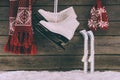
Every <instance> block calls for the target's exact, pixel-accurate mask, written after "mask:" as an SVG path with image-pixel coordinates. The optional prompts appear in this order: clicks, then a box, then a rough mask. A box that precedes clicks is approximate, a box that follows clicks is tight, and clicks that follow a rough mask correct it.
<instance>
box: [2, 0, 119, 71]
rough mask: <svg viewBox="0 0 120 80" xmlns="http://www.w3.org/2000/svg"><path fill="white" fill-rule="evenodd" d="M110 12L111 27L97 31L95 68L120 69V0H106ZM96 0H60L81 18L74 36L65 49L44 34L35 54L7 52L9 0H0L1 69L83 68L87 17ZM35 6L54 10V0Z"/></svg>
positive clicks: (62, 5) (44, 1)
mask: <svg viewBox="0 0 120 80" xmlns="http://www.w3.org/2000/svg"><path fill="white" fill-rule="evenodd" d="M102 1H103V2H104V5H105V6H106V9H107V11H108V16H109V22H110V26H109V30H108V31H98V32H94V34H95V52H96V55H95V69H96V70H114V71H120V0H102ZM94 3H95V0H59V10H62V9H65V8H67V7H70V6H73V7H74V9H75V11H76V13H77V15H78V20H79V21H80V23H81V24H80V26H79V28H78V29H77V31H76V33H75V36H74V38H73V39H72V40H71V41H70V42H69V44H67V45H66V46H65V48H66V50H65V51H64V50H62V49H61V48H59V47H58V46H56V45H55V44H53V43H51V42H50V41H48V40H47V39H45V38H44V37H42V36H41V38H40V39H39V40H36V41H37V46H38V49H39V51H38V54H36V55H34V56H28V55H14V54H10V53H5V52H4V51H3V46H4V45H5V43H6V41H7V38H8V28H9V25H8V12H9V2H8V0H0V70H73V69H83V64H82V62H81V57H82V55H83V37H82V36H81V35H80V34H79V31H80V30H82V29H85V28H86V29H87V27H88V26H87V19H88V16H89V12H90V9H91V7H92V5H93V4H94ZM33 8H37V9H39V8H42V9H45V10H50V11H53V0H37V1H36V3H34V6H33Z"/></svg>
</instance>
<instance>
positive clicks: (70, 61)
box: [60, 55, 120, 70]
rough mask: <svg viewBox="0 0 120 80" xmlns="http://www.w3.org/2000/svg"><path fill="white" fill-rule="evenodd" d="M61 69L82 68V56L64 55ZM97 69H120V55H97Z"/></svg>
mask: <svg viewBox="0 0 120 80" xmlns="http://www.w3.org/2000/svg"><path fill="white" fill-rule="evenodd" d="M60 58H61V63H60V64H61V69H67V68H68V69H69V68H77V69H78V68H81V66H83V64H81V57H80V56H62V57H60ZM95 69H96V70H97V69H120V56H102V55H100V56H95Z"/></svg>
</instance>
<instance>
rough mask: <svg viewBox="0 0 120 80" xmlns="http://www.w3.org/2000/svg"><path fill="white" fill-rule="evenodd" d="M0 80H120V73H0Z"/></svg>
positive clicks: (77, 71) (78, 71) (74, 71)
mask: <svg viewBox="0 0 120 80" xmlns="http://www.w3.org/2000/svg"><path fill="white" fill-rule="evenodd" d="M0 80H120V72H113V71H105V72H99V71H97V72H94V73H88V74H84V73H83V71H81V70H73V71H66V72H63V71H59V72H58V71H52V72H50V71H8V72H0Z"/></svg>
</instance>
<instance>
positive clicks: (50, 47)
mask: <svg viewBox="0 0 120 80" xmlns="http://www.w3.org/2000/svg"><path fill="white" fill-rule="evenodd" d="M6 41H7V36H6V37H5V36H0V55H11V54H10V53H4V52H3V47H4V44H5V43H6ZM36 42H37V47H38V54H36V55H82V54H83V37H82V36H74V38H73V39H72V40H71V41H70V42H69V43H68V44H67V45H65V48H66V50H65V51H64V50H62V49H61V48H59V47H58V46H56V45H55V44H53V43H51V42H50V41H48V40H46V39H45V38H42V37H41V38H40V39H39V40H37V39H36ZM119 48H120V37H119V36H95V53H96V54H120V49H119Z"/></svg>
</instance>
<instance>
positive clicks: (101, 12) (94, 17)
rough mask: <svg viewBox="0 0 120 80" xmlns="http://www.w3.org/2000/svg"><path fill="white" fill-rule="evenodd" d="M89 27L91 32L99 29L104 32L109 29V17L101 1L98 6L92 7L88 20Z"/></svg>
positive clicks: (98, 0)
mask: <svg viewBox="0 0 120 80" xmlns="http://www.w3.org/2000/svg"><path fill="white" fill-rule="evenodd" d="M88 26H89V28H90V29H91V30H97V29H98V28H100V29H102V30H107V29H108V26H109V23H108V16H107V12H106V10H105V7H104V6H103V5H102V2H101V0H97V4H96V6H93V7H92V9H91V13H90V18H89V19H88Z"/></svg>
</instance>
